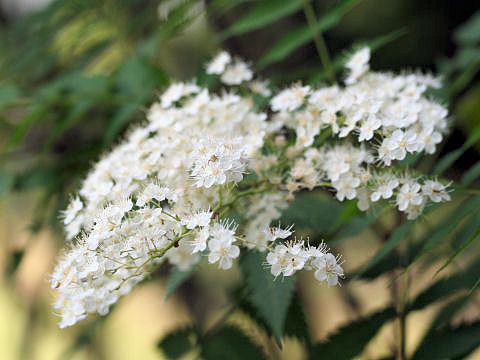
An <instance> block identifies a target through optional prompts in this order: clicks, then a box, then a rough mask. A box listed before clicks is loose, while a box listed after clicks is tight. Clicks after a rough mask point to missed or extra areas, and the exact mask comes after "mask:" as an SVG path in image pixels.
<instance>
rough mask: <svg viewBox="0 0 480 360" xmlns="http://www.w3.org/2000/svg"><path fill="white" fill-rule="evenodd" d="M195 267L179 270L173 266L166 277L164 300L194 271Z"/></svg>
mask: <svg viewBox="0 0 480 360" xmlns="http://www.w3.org/2000/svg"><path fill="white" fill-rule="evenodd" d="M195 269H196V267H193V268H192V269H190V270H187V271H181V270H179V269H178V268H176V267H175V268H174V269H173V270H172V271H171V273H170V276H169V277H168V282H167V289H166V291H165V300H166V299H168V298H169V297H170V295H172V294H173V292H174V291H175V290H177V289H178V288H179V287H180V286H181V285H182V284H183V283H184V282H185V281H187V280H188V279H189V278H190V277H191V276H192V275H193V273H194V272H195Z"/></svg>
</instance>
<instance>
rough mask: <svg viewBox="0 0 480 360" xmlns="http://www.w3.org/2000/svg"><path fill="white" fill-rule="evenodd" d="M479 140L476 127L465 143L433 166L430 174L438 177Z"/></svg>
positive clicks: (478, 129) (478, 127)
mask: <svg viewBox="0 0 480 360" xmlns="http://www.w3.org/2000/svg"><path fill="white" fill-rule="evenodd" d="M479 140H480V125H477V126H476V127H475V129H473V130H472V132H471V134H470V136H469V137H468V139H467V141H466V142H465V143H464V144H463V145H462V146H461V147H460V148H458V149H457V150H454V151H452V152H450V153H448V154H447V155H445V156H444V157H442V158H441V159H440V160H439V161H438V162H437V164H436V165H435V167H434V169H433V171H432V174H433V175H439V174H441V173H443V172H444V171H445V170H446V169H448V168H449V167H450V166H451V165H452V164H453V163H454V162H455V161H457V159H458V158H459V157H460V156H462V155H463V153H464V152H465V151H467V150H468V149H469V148H470V147H471V146H472V145H474V144H475V143H476V142H477V141H479Z"/></svg>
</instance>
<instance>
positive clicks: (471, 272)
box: [408, 259, 480, 311]
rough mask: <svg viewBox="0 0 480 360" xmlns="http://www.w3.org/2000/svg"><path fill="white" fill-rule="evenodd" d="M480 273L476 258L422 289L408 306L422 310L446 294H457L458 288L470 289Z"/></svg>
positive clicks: (410, 308)
mask: <svg viewBox="0 0 480 360" xmlns="http://www.w3.org/2000/svg"><path fill="white" fill-rule="evenodd" d="M479 273H480V260H479V259H476V260H475V261H474V262H473V263H472V264H470V265H469V266H468V267H466V268H465V269H464V270H461V271H458V272H456V273H455V274H453V275H451V276H448V277H444V278H442V279H440V280H437V281H436V282H435V283H433V284H432V285H430V286H429V287H428V288H427V289H425V290H424V291H422V292H421V293H420V294H418V295H417V297H416V298H415V299H414V300H413V301H412V302H411V304H410V305H409V306H408V310H409V311H414V310H420V309H423V308H424V307H426V306H428V305H430V304H432V303H434V302H435V301H437V300H440V299H442V298H444V297H446V296H451V295H453V294H455V292H456V291H458V290H465V289H470V288H471V287H472V286H473V285H474V284H475V282H476V280H477V278H478V274H479Z"/></svg>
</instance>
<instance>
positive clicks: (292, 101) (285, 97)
mask: <svg viewBox="0 0 480 360" xmlns="http://www.w3.org/2000/svg"><path fill="white" fill-rule="evenodd" d="M309 93H310V86H308V85H306V86H301V85H300V84H296V85H294V86H292V87H291V88H287V89H285V90H283V91H281V92H280V93H278V95H276V96H274V97H273V99H272V100H271V101H270V105H271V107H272V110H273V111H293V110H295V109H297V108H298V107H300V106H301V105H302V104H303V103H304V101H305V97H306V96H307V95H308V94H309Z"/></svg>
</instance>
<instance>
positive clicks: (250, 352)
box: [201, 326, 264, 360]
mask: <svg viewBox="0 0 480 360" xmlns="http://www.w3.org/2000/svg"><path fill="white" fill-rule="evenodd" d="M201 356H202V359H205V360H218V359H229V360H246V359H248V360H261V359H264V356H263V354H262V352H261V350H260V349H259V348H258V347H257V346H256V345H255V344H254V343H253V342H252V341H251V340H250V339H249V338H248V337H247V336H246V335H245V334H244V333H243V332H241V331H240V330H239V329H237V328H236V327H233V326H224V327H222V328H221V329H220V330H219V331H217V332H215V333H214V334H212V335H210V336H208V338H207V340H206V341H205V342H204V343H203V344H202V353H201Z"/></svg>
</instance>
